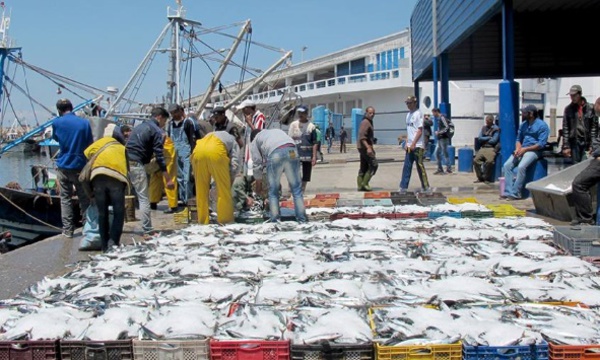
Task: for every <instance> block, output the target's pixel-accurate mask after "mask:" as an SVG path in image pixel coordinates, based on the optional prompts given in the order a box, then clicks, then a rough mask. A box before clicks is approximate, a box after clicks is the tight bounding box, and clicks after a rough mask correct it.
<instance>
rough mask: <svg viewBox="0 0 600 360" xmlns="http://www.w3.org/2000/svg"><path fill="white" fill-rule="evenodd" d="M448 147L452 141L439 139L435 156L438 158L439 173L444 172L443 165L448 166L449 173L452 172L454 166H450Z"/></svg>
mask: <svg viewBox="0 0 600 360" xmlns="http://www.w3.org/2000/svg"><path fill="white" fill-rule="evenodd" d="M448 145H450V139H448V138H441V139H438V143H437V146H436V148H435V156H436V157H437V167H438V171H444V167H443V164H446V169H447V170H448V171H451V170H452V166H451V165H450V160H449V156H448ZM442 155H443V156H444V159H443V161H444V162H442Z"/></svg>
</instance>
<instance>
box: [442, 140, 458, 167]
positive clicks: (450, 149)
mask: <svg viewBox="0 0 600 360" xmlns="http://www.w3.org/2000/svg"><path fill="white" fill-rule="evenodd" d="M448 161H449V162H450V164H444V165H446V166H451V167H454V166H456V150H455V149H454V146H452V145H450V146H448Z"/></svg>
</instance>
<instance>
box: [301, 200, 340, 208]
mask: <svg viewBox="0 0 600 360" xmlns="http://www.w3.org/2000/svg"><path fill="white" fill-rule="evenodd" d="M336 202H337V200H336V199H312V200H309V201H308V207H327V208H333V207H335V204H336Z"/></svg>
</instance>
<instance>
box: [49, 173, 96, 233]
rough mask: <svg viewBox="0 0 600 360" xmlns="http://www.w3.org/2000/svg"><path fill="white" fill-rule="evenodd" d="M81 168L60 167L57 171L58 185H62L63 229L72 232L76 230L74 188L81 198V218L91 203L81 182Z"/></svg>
mask: <svg viewBox="0 0 600 360" xmlns="http://www.w3.org/2000/svg"><path fill="white" fill-rule="evenodd" d="M79 172H80V170H71V169H58V170H57V172H56V179H57V180H58V186H60V212H61V216H62V224H63V231H70V232H72V231H73V230H75V222H76V218H75V214H74V208H73V195H74V193H73V188H75V194H77V199H79V211H80V216H79V217H78V218H79V219H80V218H82V217H83V216H84V215H85V211H86V210H87V208H88V206H89V205H90V199H89V198H88V197H87V195H86V194H85V191H83V188H82V187H81V183H80V182H79Z"/></svg>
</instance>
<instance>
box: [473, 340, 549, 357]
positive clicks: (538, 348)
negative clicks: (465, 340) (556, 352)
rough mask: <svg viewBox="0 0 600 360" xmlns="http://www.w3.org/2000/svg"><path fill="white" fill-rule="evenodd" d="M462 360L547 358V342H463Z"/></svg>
mask: <svg viewBox="0 0 600 360" xmlns="http://www.w3.org/2000/svg"><path fill="white" fill-rule="evenodd" d="M462 355H463V356H462V358H463V360H490V359H495V360H548V356H549V352H548V343H547V342H545V341H542V342H541V343H540V344H535V345H524V346H469V345H465V344H463V348H462Z"/></svg>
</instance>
